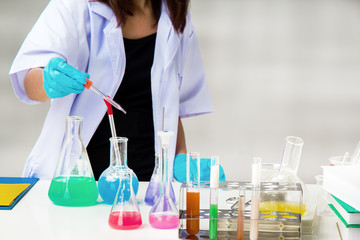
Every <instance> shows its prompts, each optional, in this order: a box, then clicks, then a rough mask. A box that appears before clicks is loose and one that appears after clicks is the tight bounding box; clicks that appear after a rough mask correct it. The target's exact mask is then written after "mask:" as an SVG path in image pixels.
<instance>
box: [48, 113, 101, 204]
mask: <svg viewBox="0 0 360 240" xmlns="http://www.w3.org/2000/svg"><path fill="white" fill-rule="evenodd" d="M82 120H83V118H82V117H78V116H69V117H67V118H66V133H65V138H64V141H63V145H62V148H61V153H60V158H59V160H58V163H57V166H56V169H55V173H54V177H53V179H52V181H51V184H50V188H49V192H48V196H49V198H50V200H51V201H52V202H53V203H54V204H56V205H61V206H90V205H94V204H96V200H97V198H98V190H97V187H96V182H95V178H94V175H93V171H92V168H91V164H90V161H89V157H88V154H87V152H86V148H85V146H84V144H83V141H82V138H81V128H82Z"/></svg>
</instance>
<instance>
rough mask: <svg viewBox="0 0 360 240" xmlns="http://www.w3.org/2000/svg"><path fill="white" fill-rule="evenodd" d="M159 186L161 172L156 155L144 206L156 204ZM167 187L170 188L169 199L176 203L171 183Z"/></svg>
mask: <svg viewBox="0 0 360 240" xmlns="http://www.w3.org/2000/svg"><path fill="white" fill-rule="evenodd" d="M160 184H161V171H160V163H159V155H157V154H156V155H155V167H154V171H153V174H152V175H151V179H150V182H149V185H148V188H147V190H146V194H145V203H146V204H148V205H150V206H152V205H154V204H155V203H156V201H157V200H158V198H159V197H160ZM169 186H170V197H171V199H172V200H173V201H174V202H175V201H176V200H175V193H174V189H173V186H172V184H171V182H170V184H169ZM165 187H166V186H165Z"/></svg>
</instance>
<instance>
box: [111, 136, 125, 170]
mask: <svg viewBox="0 0 360 240" xmlns="http://www.w3.org/2000/svg"><path fill="white" fill-rule="evenodd" d="M127 140H128V139H127V138H124V137H115V138H113V137H112V138H110V143H111V144H110V166H113V167H115V166H116V167H121V168H128V165H127Z"/></svg>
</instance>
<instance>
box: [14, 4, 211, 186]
mask: <svg viewBox="0 0 360 240" xmlns="http://www.w3.org/2000/svg"><path fill="white" fill-rule="evenodd" d="M122 39H123V37H122V30H121V27H118V26H117V21H116V17H115V15H114V14H113V12H112V10H111V9H110V8H109V7H107V6H106V5H105V4H102V3H99V2H88V1H87V0H76V1H74V0H51V1H50V2H49V4H48V6H47V7H46V8H45V10H44V11H43V13H42V14H41V16H40V17H39V19H38V21H37V22H36V24H35V25H34V27H33V29H32V30H31V32H30V33H29V35H28V36H27V38H26V39H25V41H24V43H23V45H22V47H21V49H20V50H19V53H18V55H17V56H16V58H15V60H14V62H13V65H12V67H11V69H10V73H9V74H10V78H11V80H12V84H13V89H14V92H15V94H16V96H17V97H18V98H19V99H20V100H21V101H23V102H26V103H30V104H34V103H37V102H36V101H32V100H30V99H29V98H28V97H27V95H26V93H25V90H24V76H25V75H26V73H27V71H28V70H29V69H31V68H35V67H43V66H46V65H47V63H48V62H49V60H50V59H51V58H53V57H61V58H63V59H65V60H66V61H67V62H68V63H69V64H70V65H72V66H74V67H75V68H77V69H79V70H80V71H82V72H88V73H89V74H90V77H91V80H92V81H93V82H94V86H96V87H97V88H99V89H100V90H101V91H102V92H104V93H106V94H108V95H110V96H111V97H113V96H114V95H115V93H116V92H117V90H118V88H119V86H120V84H121V81H122V78H123V75H124V71H125V52H124V44H123V40H122ZM151 90H152V103H153V118H154V130H155V151H156V152H159V151H160V149H159V138H158V137H157V134H156V133H157V131H159V130H161V121H162V119H161V115H162V114H161V112H162V108H163V107H165V109H166V110H165V129H166V130H169V131H173V132H174V133H175V134H174V138H173V139H172V142H171V146H170V162H169V168H170V169H169V170H170V172H171V173H172V166H173V161H172V160H173V159H174V154H175V145H176V138H177V134H176V133H177V127H178V117H179V116H180V117H181V118H184V117H190V116H195V115H199V114H204V113H209V112H212V111H213V108H212V103H211V99H210V93H209V90H208V87H207V84H206V80H205V73H204V69H203V65H202V61H201V56H200V52H199V47H198V44H197V40H196V36H195V33H194V30H193V26H192V24H191V22H190V17H188V18H187V24H186V27H185V30H184V33H183V34H180V35H178V34H177V33H176V32H175V30H174V28H173V26H172V24H171V21H170V18H169V15H168V10H167V9H166V7H165V5H164V4H163V7H162V13H161V16H160V19H159V23H158V29H157V37H156V43H155V53H154V62H153V66H152V69H151ZM105 112H106V106H105V104H104V102H103V101H102V100H101V98H100V97H99V96H98V95H96V94H95V93H94V92H92V91H88V90H84V91H83V92H82V93H81V94H70V95H68V96H66V97H63V98H57V99H52V100H51V106H50V109H49V112H48V114H47V117H46V120H45V123H44V126H43V129H42V131H41V135H40V137H39V139H38V140H37V142H36V145H35V146H34V148H33V150H32V152H31V154H30V156H29V158H28V159H27V161H26V164H25V167H24V171H23V176H25V177H38V178H41V179H51V178H52V177H53V173H54V170H55V168H56V163H57V161H58V157H59V153H60V149H61V144H62V141H63V138H64V133H65V131H64V130H65V117H66V116H69V115H73V116H83V117H84V120H83V131H82V137H83V141H84V144H85V145H86V146H87V144H88V143H89V141H90V139H91V137H92V135H93V134H94V132H95V130H96V128H97V126H98V125H99V123H100V121H101V119H102V118H103V116H104V114H105ZM117 127H118V128H120V127H121V126H117ZM109 149H110V148H109Z"/></svg>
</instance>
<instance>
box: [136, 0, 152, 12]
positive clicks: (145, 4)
mask: <svg viewBox="0 0 360 240" xmlns="http://www.w3.org/2000/svg"><path fill="white" fill-rule="evenodd" d="M134 3H135V5H136V8H137V11H141V12H143V11H145V10H146V9H148V8H149V7H151V0H134Z"/></svg>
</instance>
